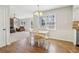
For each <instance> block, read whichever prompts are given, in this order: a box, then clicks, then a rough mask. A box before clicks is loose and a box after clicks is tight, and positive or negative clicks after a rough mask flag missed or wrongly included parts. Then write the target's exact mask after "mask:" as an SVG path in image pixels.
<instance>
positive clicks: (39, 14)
mask: <svg viewBox="0 0 79 59" xmlns="http://www.w3.org/2000/svg"><path fill="white" fill-rule="evenodd" d="M37 8H38V10H37V11H36V12H34V15H35V16H42V15H43V12H42V11H41V10H40V9H39V5H37Z"/></svg>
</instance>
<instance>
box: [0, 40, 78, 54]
mask: <svg viewBox="0 0 79 59" xmlns="http://www.w3.org/2000/svg"><path fill="white" fill-rule="evenodd" d="M48 42H49V43H50V45H49V49H48V51H46V50H45V49H44V48H42V47H37V46H30V44H29V43H28V41H27V39H23V40H19V41H17V42H14V43H12V44H11V45H8V46H6V47H3V48H0V52H1V53H46V52H51V53H78V52H79V47H76V46H74V45H73V44H72V43H71V42H66V41H60V40H54V39H52V40H50V39H49V40H48Z"/></svg>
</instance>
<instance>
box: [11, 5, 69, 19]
mask: <svg viewBox="0 0 79 59" xmlns="http://www.w3.org/2000/svg"><path fill="white" fill-rule="evenodd" d="M65 6H68V5H40V6H39V9H40V10H42V11H45V10H50V9H55V8H60V7H65ZM36 10H38V8H37V5H11V6H10V15H11V16H13V14H14V13H15V15H16V17H19V18H28V17H31V16H32V15H33V12H35V11H36Z"/></svg>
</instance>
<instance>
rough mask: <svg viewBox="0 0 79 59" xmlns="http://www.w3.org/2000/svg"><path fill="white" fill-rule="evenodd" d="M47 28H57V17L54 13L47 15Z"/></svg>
mask: <svg viewBox="0 0 79 59" xmlns="http://www.w3.org/2000/svg"><path fill="white" fill-rule="evenodd" d="M47 28H48V29H56V18H55V16H54V15H49V16H47Z"/></svg>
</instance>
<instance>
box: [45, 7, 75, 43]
mask: <svg viewBox="0 0 79 59" xmlns="http://www.w3.org/2000/svg"><path fill="white" fill-rule="evenodd" d="M50 14H55V16H56V30H51V31H50V32H49V37H50V38H54V39H60V40H65V41H71V42H73V40H74V32H73V29H72V20H73V9H72V6H68V7H63V8H58V9H53V10H49V11H45V12H44V15H50Z"/></svg>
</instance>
